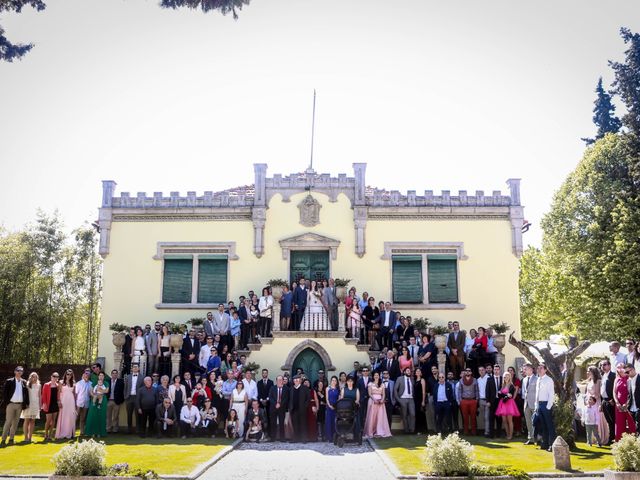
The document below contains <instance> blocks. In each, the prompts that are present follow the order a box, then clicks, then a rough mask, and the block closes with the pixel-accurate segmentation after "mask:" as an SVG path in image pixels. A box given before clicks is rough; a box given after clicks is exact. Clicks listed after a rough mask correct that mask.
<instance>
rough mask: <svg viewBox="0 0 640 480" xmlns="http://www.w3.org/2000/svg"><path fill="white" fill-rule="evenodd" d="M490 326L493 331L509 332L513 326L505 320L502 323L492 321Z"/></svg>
mask: <svg viewBox="0 0 640 480" xmlns="http://www.w3.org/2000/svg"><path fill="white" fill-rule="evenodd" d="M489 328H490V329H491V330H493V333H498V334H500V333H507V332H508V331H509V330H510V329H511V327H510V326H509V325H507V324H506V323H505V322H501V323H492V324H490V325H489Z"/></svg>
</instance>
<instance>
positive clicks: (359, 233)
mask: <svg viewBox="0 0 640 480" xmlns="http://www.w3.org/2000/svg"><path fill="white" fill-rule="evenodd" d="M353 221H354V227H355V229H356V255H358V257H360V258H362V257H363V256H364V254H365V253H366V251H367V245H366V237H365V228H366V227H367V207H354V208H353Z"/></svg>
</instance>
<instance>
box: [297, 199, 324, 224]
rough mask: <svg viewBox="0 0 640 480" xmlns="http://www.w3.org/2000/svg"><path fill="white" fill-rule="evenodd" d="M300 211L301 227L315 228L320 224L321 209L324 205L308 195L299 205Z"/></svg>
mask: <svg viewBox="0 0 640 480" xmlns="http://www.w3.org/2000/svg"><path fill="white" fill-rule="evenodd" d="M298 208H299V209H300V225H303V226H305V227H315V226H316V225H318V224H319V223H320V209H321V208H322V205H320V202H318V201H317V200H316V199H315V198H313V197H312V196H311V195H307V196H306V197H305V198H304V200H302V202H300V203H299V204H298Z"/></svg>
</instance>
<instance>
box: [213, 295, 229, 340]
mask: <svg viewBox="0 0 640 480" xmlns="http://www.w3.org/2000/svg"><path fill="white" fill-rule="evenodd" d="M213 325H214V329H213V333H214V334H219V335H220V341H221V342H222V343H223V344H225V345H227V346H228V347H229V350H231V348H233V339H232V337H231V335H230V333H229V328H230V325H231V318H230V317H229V314H228V313H227V312H225V311H224V303H219V304H218V310H217V311H216V312H214V313H213ZM218 351H220V349H218Z"/></svg>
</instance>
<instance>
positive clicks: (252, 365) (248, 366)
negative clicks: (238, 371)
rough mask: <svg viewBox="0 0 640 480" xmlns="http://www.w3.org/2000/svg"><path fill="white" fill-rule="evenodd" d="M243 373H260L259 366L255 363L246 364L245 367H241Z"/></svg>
mask: <svg viewBox="0 0 640 480" xmlns="http://www.w3.org/2000/svg"><path fill="white" fill-rule="evenodd" d="M242 369H243V371H245V372H246V371H250V372H259V371H260V364H259V363H256V362H247V363H246V365H243V366H242Z"/></svg>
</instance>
